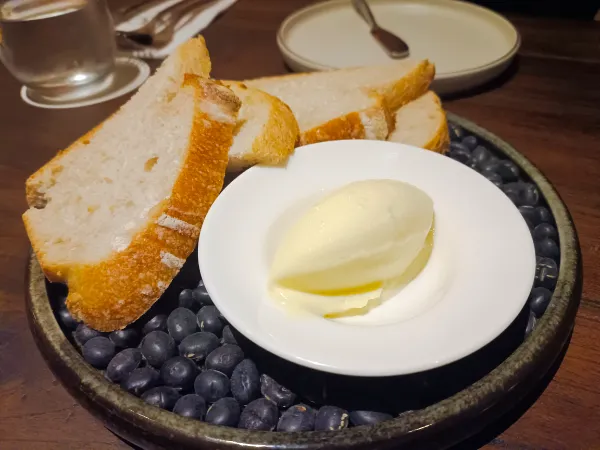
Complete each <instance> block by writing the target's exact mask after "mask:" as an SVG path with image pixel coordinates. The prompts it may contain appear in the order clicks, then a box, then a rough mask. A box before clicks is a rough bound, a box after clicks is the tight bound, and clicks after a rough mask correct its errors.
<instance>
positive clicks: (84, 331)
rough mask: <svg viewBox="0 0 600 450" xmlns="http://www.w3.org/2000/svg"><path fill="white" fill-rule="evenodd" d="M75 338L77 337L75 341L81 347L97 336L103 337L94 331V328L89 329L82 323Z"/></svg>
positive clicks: (78, 326) (76, 331)
mask: <svg viewBox="0 0 600 450" xmlns="http://www.w3.org/2000/svg"><path fill="white" fill-rule="evenodd" d="M73 336H74V337H75V341H77V343H78V344H79V345H84V344H85V343H86V342H87V341H89V340H90V339H92V338H95V337H97V336H102V333H100V332H99V331H96V330H94V329H93V328H90V327H88V326H87V325H86V324H84V323H80V324H79V325H77V329H76V330H75V333H74V335H73Z"/></svg>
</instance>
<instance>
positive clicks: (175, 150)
mask: <svg viewBox="0 0 600 450" xmlns="http://www.w3.org/2000/svg"><path fill="white" fill-rule="evenodd" d="M209 70H210V61H209V59H208V53H207V51H206V47H205V45H204V41H203V40H202V39H201V38H200V39H195V40H193V41H191V42H188V43H186V44H184V45H183V46H182V47H181V48H180V49H179V50H178V51H177V52H176V53H175V54H174V55H173V56H171V57H169V58H168V59H166V60H165V62H164V63H163V65H162V66H161V68H159V70H158V71H157V73H156V74H155V75H154V76H153V77H152V78H150V79H149V80H148V81H147V83H146V84H145V85H144V86H142V88H141V89H140V90H139V91H138V93H136V94H135V95H134V96H133V97H132V98H131V100H130V101H129V102H128V103H126V104H125V105H124V106H123V107H122V108H121V109H120V110H119V111H118V112H117V113H115V114H114V115H113V116H112V117H111V118H109V119H108V120H106V121H105V122H104V123H102V124H101V125H100V126H98V127H97V128H96V129H95V130H93V131H92V132H90V133H88V134H87V135H85V136H84V137H82V138H81V139H79V140H78V141H77V142H75V143H74V144H72V145H71V146H70V147H69V148H68V149H67V150H66V151H64V152H62V153H61V154H60V155H59V156H58V157H56V158H54V159H53V160H52V161H50V162H49V163H48V164H47V165H46V166H44V167H43V168H42V169H40V170H39V171H38V172H36V173H35V174H33V175H32V176H31V177H30V178H29V180H27V200H28V202H29V204H30V206H31V207H30V209H29V210H28V211H27V212H25V214H24V215H23V220H24V222H25V227H26V229H27V233H28V235H29V238H30V240H31V243H32V246H33V249H34V251H35V254H36V256H37V258H38V260H39V262H40V264H41V266H42V269H43V270H44V273H45V274H46V276H47V277H48V279H50V280H51V281H59V282H66V283H67V285H68V288H69V294H68V297H67V306H68V307H69V310H70V311H71V313H72V314H73V315H74V316H75V317H76V318H77V319H79V320H83V321H84V322H86V323H87V324H88V325H89V326H91V327H92V328H95V329H97V330H101V331H111V330H116V329H120V328H123V327H125V326H126V325H127V324H129V323H131V322H133V321H134V320H136V319H137V318H138V317H140V316H141V315H142V314H143V313H144V312H145V311H146V310H148V308H150V306H152V304H153V303H154V302H155V301H156V300H157V299H158V298H159V297H160V296H161V294H162V293H163V292H164V290H165V289H166V288H167V287H168V285H169V284H170V282H171V281H172V279H173V277H174V276H175V275H176V274H177V272H178V271H179V269H180V268H181V266H182V265H183V263H184V261H185V259H186V258H187V257H188V256H189V255H190V253H191V252H192V251H193V249H194V247H195V245H196V242H197V239H198V236H199V233H200V226H201V224H202V221H203V219H204V217H205V215H206V213H207V212H208V209H209V207H210V206H211V204H212V203H213V201H214V200H215V199H216V197H217V196H218V195H219V192H220V191H221V187H222V185H223V179H224V176H225V171H226V168H227V163H228V151H229V147H230V146H231V144H232V141H233V132H234V128H235V123H236V120H237V112H238V110H239V108H240V101H239V99H238V98H237V97H236V96H235V95H234V94H233V92H232V91H231V90H229V89H228V88H226V87H224V86H222V85H220V84H218V83H216V82H214V81H210V80H208V79H207V78H204V76H206V75H208V71H209Z"/></svg>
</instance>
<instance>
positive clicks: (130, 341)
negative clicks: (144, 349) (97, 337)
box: [108, 328, 140, 348]
mask: <svg viewBox="0 0 600 450" xmlns="http://www.w3.org/2000/svg"><path fill="white" fill-rule="evenodd" d="M108 338H109V339H110V340H111V341H112V342H113V344H115V346H116V347H117V348H128V347H136V346H137V345H138V344H139V343H140V334H139V333H138V331H137V330H136V329H135V328H125V329H124V330H117V331H113V332H112V333H110V334H109V335H108Z"/></svg>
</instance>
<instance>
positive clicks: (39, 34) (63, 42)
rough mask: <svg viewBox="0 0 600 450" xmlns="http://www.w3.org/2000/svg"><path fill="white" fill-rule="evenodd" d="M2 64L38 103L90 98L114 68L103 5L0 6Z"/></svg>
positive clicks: (90, 0)
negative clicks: (44, 100)
mask: <svg viewBox="0 0 600 450" xmlns="http://www.w3.org/2000/svg"><path fill="white" fill-rule="evenodd" d="M0 59H1V60H2V62H3V63H4V65H5V66H6V68H7V69H8V70H9V72H10V73H12V75H13V76H14V77H15V78H16V79H17V80H19V81H20V82H21V83H22V84H23V85H25V86H26V87H27V89H28V91H29V92H30V93H31V94H35V96H37V97H42V98H45V99H48V100H57V101H61V100H62V101H64V100H69V99H79V98H82V97H86V96H90V95H94V94H95V93H96V92H98V91H99V90H101V89H102V88H103V85H104V84H106V80H107V78H108V77H109V76H110V75H111V74H112V72H113V70H114V68H115V59H116V45H115V39H114V26H113V22H112V18H111V15H110V12H109V10H108V7H107V5H106V1H105V0H8V1H4V2H1V3H0Z"/></svg>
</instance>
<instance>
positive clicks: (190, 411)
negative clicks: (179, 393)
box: [173, 394, 206, 420]
mask: <svg viewBox="0 0 600 450" xmlns="http://www.w3.org/2000/svg"><path fill="white" fill-rule="evenodd" d="M173 412H174V413H175V414H179V415H180V416H183V417H189V418H190V419H196V420H202V419H204V416H205V414H206V402H205V401H204V399H203V398H202V397H201V396H199V395H196V394H187V395H184V396H183V397H181V398H180V399H179V400H177V403H175V406H174V407H173Z"/></svg>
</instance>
